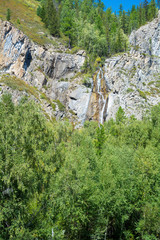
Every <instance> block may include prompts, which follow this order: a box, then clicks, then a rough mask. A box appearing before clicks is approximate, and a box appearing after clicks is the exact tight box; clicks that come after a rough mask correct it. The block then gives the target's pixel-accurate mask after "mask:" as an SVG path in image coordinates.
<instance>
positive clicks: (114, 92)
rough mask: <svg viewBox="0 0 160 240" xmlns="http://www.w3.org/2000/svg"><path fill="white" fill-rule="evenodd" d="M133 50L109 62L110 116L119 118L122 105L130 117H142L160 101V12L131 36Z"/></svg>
mask: <svg viewBox="0 0 160 240" xmlns="http://www.w3.org/2000/svg"><path fill="white" fill-rule="evenodd" d="M129 40H130V44H131V50H130V53H124V54H122V55H121V56H117V57H112V58H110V59H107V60H106V62H105V67H104V71H105V79H106V84H107V85H108V86H109V88H110V94H109V102H108V109H107V119H110V118H111V117H113V118H115V115H116V112H117V110H118V108H119V107H120V106H121V107H122V108H123V109H124V110H125V113H126V115H127V116H131V115H135V116H136V117H137V118H138V119H141V118H142V117H143V115H144V114H145V112H146V110H150V108H151V106H153V105H155V104H158V103H159V102H160V68H159V65H160V14H159V15H158V18H156V19H155V20H153V21H152V22H150V23H148V24H147V25H145V26H142V27H141V28H140V29H138V30H137V31H133V32H132V34H131V35H130V38H129Z"/></svg>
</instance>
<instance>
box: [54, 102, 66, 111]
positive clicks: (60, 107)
mask: <svg viewBox="0 0 160 240" xmlns="http://www.w3.org/2000/svg"><path fill="white" fill-rule="evenodd" d="M53 102H54V103H57V105H58V108H59V110H60V111H64V110H65V106H64V105H63V104H62V103H61V102H60V101H59V100H58V99H57V100H53Z"/></svg>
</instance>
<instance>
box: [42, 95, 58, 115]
mask: <svg viewBox="0 0 160 240" xmlns="http://www.w3.org/2000/svg"><path fill="white" fill-rule="evenodd" d="M40 98H41V99H44V100H46V101H47V102H48V103H49V104H50V105H51V107H52V109H53V111H55V110H56V105H55V104H54V103H53V102H52V101H51V100H50V99H49V98H48V97H47V96H46V94H45V93H41V96H40Z"/></svg>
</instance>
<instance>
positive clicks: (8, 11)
mask: <svg viewBox="0 0 160 240" xmlns="http://www.w3.org/2000/svg"><path fill="white" fill-rule="evenodd" d="M6 19H7V21H10V19H11V10H10V9H9V8H8V9H7V15H6Z"/></svg>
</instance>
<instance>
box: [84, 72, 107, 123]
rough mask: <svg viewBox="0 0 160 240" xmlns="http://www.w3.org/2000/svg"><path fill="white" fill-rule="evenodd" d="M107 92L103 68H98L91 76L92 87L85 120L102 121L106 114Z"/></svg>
mask: <svg viewBox="0 0 160 240" xmlns="http://www.w3.org/2000/svg"><path fill="white" fill-rule="evenodd" d="M108 92H109V90H108V86H107V85H106V82H105V78H104V74H103V69H102V68H100V69H99V70H98V71H97V72H96V74H95V75H94V76H93V87H92V93H91V98H90V102H89V107H88V111H87V120H94V121H97V122H99V123H100V124H103V123H104V121H105V119H106V114H107V105H108Z"/></svg>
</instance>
